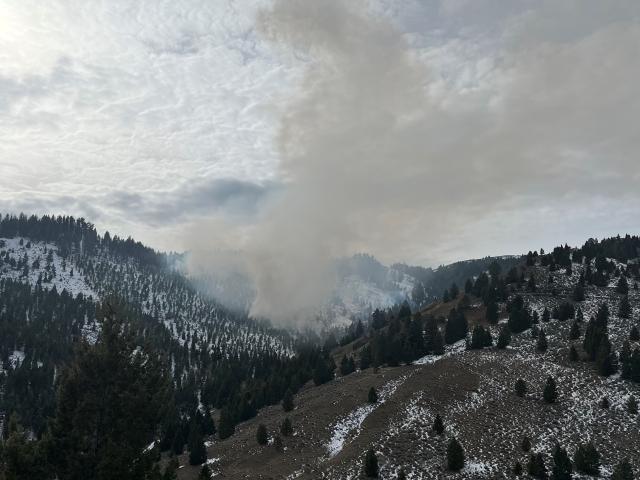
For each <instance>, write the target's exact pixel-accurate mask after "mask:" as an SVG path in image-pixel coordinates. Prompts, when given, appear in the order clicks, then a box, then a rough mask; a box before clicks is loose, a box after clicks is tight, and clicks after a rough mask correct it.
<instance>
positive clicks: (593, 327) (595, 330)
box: [583, 303, 609, 361]
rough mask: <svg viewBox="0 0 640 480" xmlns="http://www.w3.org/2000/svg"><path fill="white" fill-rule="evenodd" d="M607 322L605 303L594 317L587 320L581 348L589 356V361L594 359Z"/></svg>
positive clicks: (604, 335)
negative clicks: (582, 347)
mask: <svg viewBox="0 0 640 480" xmlns="http://www.w3.org/2000/svg"><path fill="white" fill-rule="evenodd" d="M608 322H609V308H608V307H607V304H606V303H603V304H602V305H601V306H600V308H599V309H598V314H597V315H596V317H595V318H591V320H589V323H588V325H587V330H586V332H585V335H584V342H583V346H584V349H585V351H586V352H587V353H588V354H589V359H590V360H591V361H594V360H595V359H596V355H597V354H598V348H599V347H600V342H601V341H602V340H603V338H605V337H606V335H607V327H608Z"/></svg>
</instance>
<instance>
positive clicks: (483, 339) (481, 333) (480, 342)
mask: <svg viewBox="0 0 640 480" xmlns="http://www.w3.org/2000/svg"><path fill="white" fill-rule="evenodd" d="M492 345H493V339H492V338H491V333H490V332H489V331H488V330H486V329H485V328H484V327H483V326H482V325H476V326H475V327H474V328H473V332H472V334H471V344H470V348H471V350H482V349H483V348H485V347H490V346H492Z"/></svg>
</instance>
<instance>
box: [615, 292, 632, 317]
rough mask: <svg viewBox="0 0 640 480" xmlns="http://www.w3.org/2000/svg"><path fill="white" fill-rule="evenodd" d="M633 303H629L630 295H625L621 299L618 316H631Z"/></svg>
mask: <svg viewBox="0 0 640 480" xmlns="http://www.w3.org/2000/svg"><path fill="white" fill-rule="evenodd" d="M631 313H632V310H631V303H629V296H628V295H624V296H623V297H622V298H621V299H620V305H619V306H618V316H620V318H631Z"/></svg>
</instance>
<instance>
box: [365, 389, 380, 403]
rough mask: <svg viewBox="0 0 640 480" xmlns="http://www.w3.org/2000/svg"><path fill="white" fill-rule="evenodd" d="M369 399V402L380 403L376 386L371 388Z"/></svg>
mask: <svg viewBox="0 0 640 480" xmlns="http://www.w3.org/2000/svg"><path fill="white" fill-rule="evenodd" d="M367 401H368V402H369V403H378V393H377V392H376V389H375V388H374V387H371V388H370V389H369V393H368V395H367Z"/></svg>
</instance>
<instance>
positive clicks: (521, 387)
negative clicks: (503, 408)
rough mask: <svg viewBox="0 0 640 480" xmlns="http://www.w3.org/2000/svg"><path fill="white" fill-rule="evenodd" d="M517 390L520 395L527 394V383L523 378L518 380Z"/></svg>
mask: <svg viewBox="0 0 640 480" xmlns="http://www.w3.org/2000/svg"><path fill="white" fill-rule="evenodd" d="M515 392H516V395H517V396H519V397H524V396H525V395H526V394H527V383H526V382H525V381H524V380H523V379H521V378H519V379H518V380H516V383H515Z"/></svg>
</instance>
